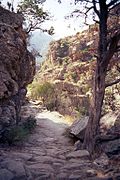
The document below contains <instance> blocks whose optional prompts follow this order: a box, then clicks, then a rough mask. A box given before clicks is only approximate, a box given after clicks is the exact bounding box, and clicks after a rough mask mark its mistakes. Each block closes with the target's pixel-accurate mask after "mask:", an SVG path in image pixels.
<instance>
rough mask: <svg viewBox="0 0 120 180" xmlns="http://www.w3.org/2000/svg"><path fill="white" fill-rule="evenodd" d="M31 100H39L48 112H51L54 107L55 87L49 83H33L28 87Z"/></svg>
mask: <svg viewBox="0 0 120 180" xmlns="http://www.w3.org/2000/svg"><path fill="white" fill-rule="evenodd" d="M29 91H30V96H31V98H32V99H41V100H42V101H43V104H44V106H46V107H47V109H48V110H53V109H54V108H55V105H56V95H55V87H54V85H53V84H51V83H49V82H44V83H43V84H40V83H38V82H34V83H32V84H31V85H30V86H29Z"/></svg>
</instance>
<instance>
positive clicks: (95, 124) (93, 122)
mask: <svg viewBox="0 0 120 180" xmlns="http://www.w3.org/2000/svg"><path fill="white" fill-rule="evenodd" d="M105 77H106V71H104V72H103V71H102V67H101V64H97V67H96V73H95V79H94V90H93V97H92V99H91V107H90V112H89V121H88V126H87V129H86V133H85V139H84V148H87V149H88V151H89V152H90V154H91V155H92V154H94V152H95V151H96V147H95V146H96V142H95V141H96V136H97V135H99V127H100V126H99V122H100V118H101V111H102V104H103V99H104V94H105Z"/></svg>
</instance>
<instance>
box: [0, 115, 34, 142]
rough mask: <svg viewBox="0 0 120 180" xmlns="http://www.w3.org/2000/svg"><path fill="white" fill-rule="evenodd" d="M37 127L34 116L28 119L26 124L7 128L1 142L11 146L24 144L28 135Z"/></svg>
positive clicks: (0, 139)
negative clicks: (17, 143)
mask: <svg viewBox="0 0 120 180" xmlns="http://www.w3.org/2000/svg"><path fill="white" fill-rule="evenodd" d="M35 126H36V119H35V118H34V117H32V116H30V117H28V119H27V120H26V121H24V123H22V124H19V125H15V126H12V127H8V128H5V130H4V132H3V133H2V135H1V138H0V142H2V143H8V144H9V145H13V144H16V142H22V141H23V140H24V139H25V137H27V135H28V134H30V133H31V132H32V130H33V129H34V128H35Z"/></svg>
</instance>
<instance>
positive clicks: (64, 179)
mask: <svg viewBox="0 0 120 180" xmlns="http://www.w3.org/2000/svg"><path fill="white" fill-rule="evenodd" d="M57 179H58V180H67V179H68V178H67V174H66V173H64V172H61V173H60V174H58V176H57Z"/></svg>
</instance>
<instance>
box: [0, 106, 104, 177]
mask: <svg viewBox="0 0 120 180" xmlns="http://www.w3.org/2000/svg"><path fill="white" fill-rule="evenodd" d="M24 112H25V113H26V114H28V113H30V114H31V113H32V114H34V115H35V116H36V118H37V128H36V130H35V132H34V133H33V134H32V135H31V136H30V137H29V139H28V141H27V142H26V143H25V144H24V145H23V147H22V148H18V147H17V148H16V147H12V148H9V149H8V148H7V149H2V148H1V149H0V180H47V179H48V180H83V179H84V180H85V179H86V180H87V179H88V180H99V179H101V178H102V177H103V175H102V171H100V172H98V170H97V169H99V167H98V165H97V164H95V163H92V162H91V161H90V160H89V154H88V152H87V151H80V150H79V151H74V146H73V143H72V141H71V139H69V137H67V136H65V131H66V128H67V127H68V124H67V123H65V121H64V118H63V117H62V116H61V115H60V114H58V113H57V112H48V111H45V110H44V111H41V110H40V109H38V108H36V107H35V106H32V105H29V106H26V107H24ZM98 176H99V177H101V178H98ZM104 179H107V178H104Z"/></svg>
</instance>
